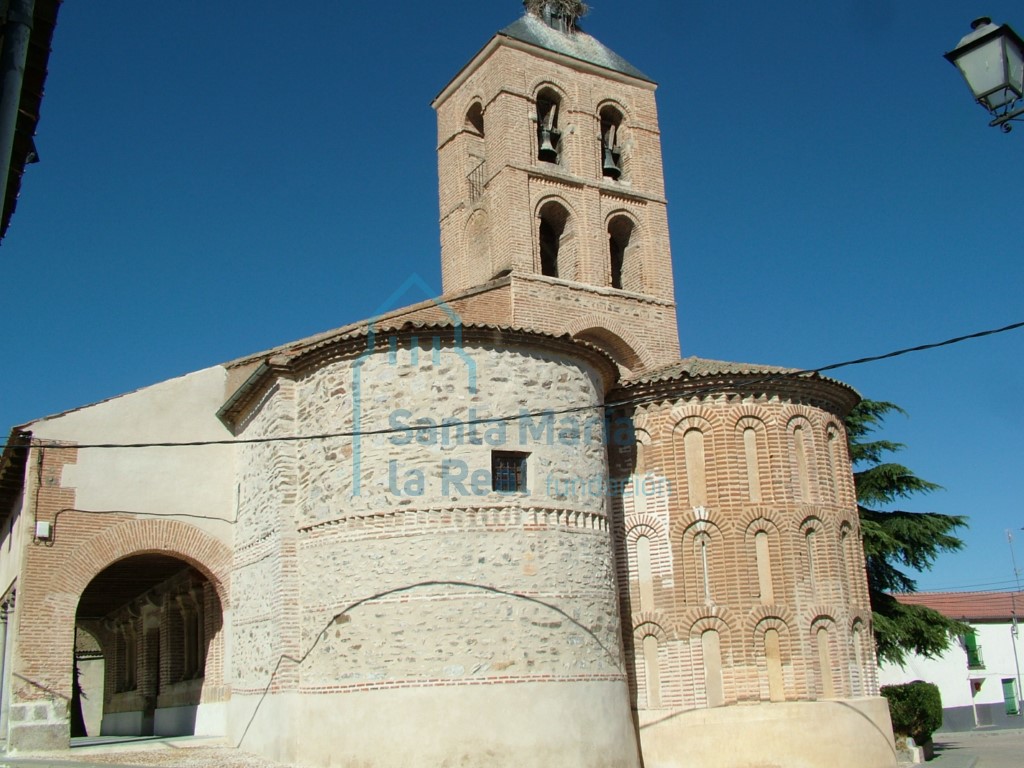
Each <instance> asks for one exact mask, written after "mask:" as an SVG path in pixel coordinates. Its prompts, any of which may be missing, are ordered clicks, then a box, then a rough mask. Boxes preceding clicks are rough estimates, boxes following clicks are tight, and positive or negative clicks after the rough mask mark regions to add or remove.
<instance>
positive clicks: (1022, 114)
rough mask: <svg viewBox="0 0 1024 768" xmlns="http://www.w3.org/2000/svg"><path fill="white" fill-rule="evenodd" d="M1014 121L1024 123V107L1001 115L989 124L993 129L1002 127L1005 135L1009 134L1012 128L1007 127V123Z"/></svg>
mask: <svg viewBox="0 0 1024 768" xmlns="http://www.w3.org/2000/svg"><path fill="white" fill-rule="evenodd" d="M1013 120H1016V121H1021V122H1024V107H1018V108H1017V109H1015V110H1013V111H1012V112H1007V113H1006V114H1003V115H1000V116H999V117H997V118H996V119H995V120H993V121H992V122H991V123H989V125H990V126H991V127H992V128H995V127H996V126H1000V127H1001V128H1002V130H1003V132H1004V133H1009V132H1010V128H1011V126H1009V125H1007V123H1009V122H1010V121H1013Z"/></svg>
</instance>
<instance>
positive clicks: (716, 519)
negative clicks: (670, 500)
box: [668, 508, 732, 541]
mask: <svg viewBox="0 0 1024 768" xmlns="http://www.w3.org/2000/svg"><path fill="white" fill-rule="evenodd" d="M709 528H713V529H715V531H716V532H717V534H718V535H719V536H723V537H724V536H725V533H726V531H727V530H728V531H729V532H730V533H731V532H732V524H731V522H730V521H729V520H728V519H727V518H725V517H724V516H723V515H722V514H721V513H720V512H718V511H717V510H715V509H711V508H705V509H704V512H703V515H698V514H697V513H696V512H695V511H694V510H692V509H685V510H682V511H681V513H680V514H678V515H673V519H672V521H671V522H670V523H669V532H668V535H669V538H670V539H672V541H676V540H678V539H682V538H683V537H684V536H687V535H690V536H692V535H695V534H696V533H700V532H701V531H706V530H708V529H709Z"/></svg>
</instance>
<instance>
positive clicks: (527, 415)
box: [0, 321, 1024, 450]
mask: <svg viewBox="0 0 1024 768" xmlns="http://www.w3.org/2000/svg"><path fill="white" fill-rule="evenodd" d="M1020 328H1024V321H1022V322H1018V323H1011V324H1010V325H1005V326H1003V327H1001V328H992V329H988V330H984V331H977V332H975V333H969V334H964V335H962V336H955V337H953V338H951V339H946V340H945V341H938V342H931V343H928V344H918V345H915V346H912V347H904V348H903V349H897V350H894V351H892V352H886V353H884V354H880V355H872V356H869V357H859V358H855V359H852V360H844V361H842V362H837V363H829V364H828V365H823V366H820V367H818V368H807V369H803V370H793V371H784V372H778V373H772V374H767V375H765V376H763V377H761V378H758V379H752V380H748V381H747V382H745V383H746V385H747V386H754V385H759V384H767V383H771V382H774V381H780V380H784V379H796V378H806V377H809V376H813V375H815V374H822V373H824V372H826V371H835V370H838V369H840V368H850V367H853V366H856V365H865V364H867V363H875V362H879V361H881V360H890V359H892V358H895V357H902V356H903V355H909V354H914V353H917V352H925V351H928V350H932V349H938V348H940V347H948V346H952V345H954V344H960V343H963V342H965V341H972V340H975V339H981V338H985V337H988V336H995V335H997V334H1001V333H1007V332H1009V331H1014V330H1018V329H1020ZM726 386H727V385H725V384H721V383H715V384H710V385H708V386H706V387H702V388H697V389H691V390H690V391H689V392H688V393H687V394H688V396H691V397H693V396H697V397H699V396H703V395H708V394H714V393H716V392H718V391H721V390H723V389H725V388H726ZM662 399H664V396H663V395H643V396H639V397H635V398H627V399H624V400H615V401H612V402H608V403H603V404H592V405H581V406H574V407H571V408H562V409H545V410H537V411H528V412H527V411H524V412H521V413H519V414H514V415H505V416H492V417H486V418H479V419H464V420H461V421H455V420H446V421H444V422H443V423H442V424H424V425H417V424H408V425H404V426H402V427H382V428H380V429H361V430H347V431H339V432H324V433H317V434H311V435H283V436H275V437H255V438H240V439H239V438H233V439H223V440H187V441H161V442H139V443H66V442H62V441H58V440H43V439H39V438H32V444H33V445H37V446H39V447H43V448H65V447H66V448H75V449H78V450H84V449H103V450H111V449H129V448H131V449H135V448H197V447H207V446H222V445H254V444H268V443H290V442H305V441H314V440H331V439H338V438H346V437H369V436H375V435H388V434H397V433H402V432H422V431H427V430H432V429H438V428H449V429H452V428H460V427H474V426H487V425H492V424H499V423H505V422H514V421H520V420H523V419H533V418H537V417H545V418H548V417H553V416H566V415H571V414H576V413H583V412H586V411H597V410H603V409H612V408H621V407H624V406H628V405H643V404H646V403H650V402H656V401H658V400H662ZM7 447H8V445H6V444H5V445H0V450H4V449H6V448H7ZM12 447H15V448H17V447H23V446H12Z"/></svg>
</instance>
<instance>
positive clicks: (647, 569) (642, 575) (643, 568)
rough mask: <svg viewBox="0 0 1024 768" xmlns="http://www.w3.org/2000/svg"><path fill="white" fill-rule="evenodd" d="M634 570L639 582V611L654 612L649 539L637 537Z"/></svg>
mask: <svg viewBox="0 0 1024 768" xmlns="http://www.w3.org/2000/svg"><path fill="white" fill-rule="evenodd" d="M636 570H637V578H638V579H639V581H640V610H641V611H653V610H654V574H653V573H652V570H651V539H650V537H648V536H638V537H637V540H636Z"/></svg>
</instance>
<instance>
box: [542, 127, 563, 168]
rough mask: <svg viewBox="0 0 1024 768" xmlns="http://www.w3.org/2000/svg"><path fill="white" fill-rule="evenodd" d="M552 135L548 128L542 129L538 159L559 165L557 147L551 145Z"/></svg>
mask: <svg viewBox="0 0 1024 768" xmlns="http://www.w3.org/2000/svg"><path fill="white" fill-rule="evenodd" d="M551 134H552V131H551V130H549V129H547V128H541V130H540V149H539V150H538V151H537V158H538V159H539V160H543V161H544V162H546V163H557V162H558V150H557V149H555V145H554V144H552V143H551Z"/></svg>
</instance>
